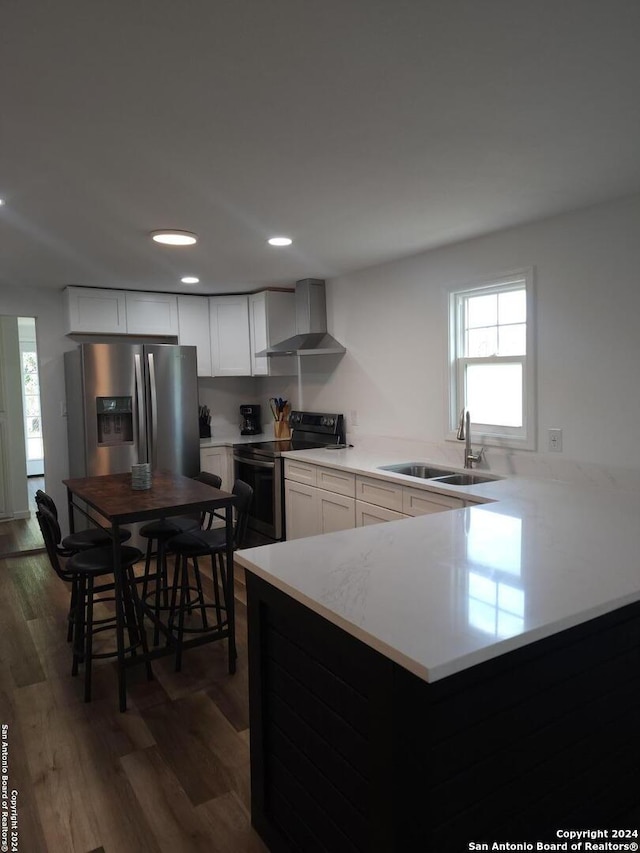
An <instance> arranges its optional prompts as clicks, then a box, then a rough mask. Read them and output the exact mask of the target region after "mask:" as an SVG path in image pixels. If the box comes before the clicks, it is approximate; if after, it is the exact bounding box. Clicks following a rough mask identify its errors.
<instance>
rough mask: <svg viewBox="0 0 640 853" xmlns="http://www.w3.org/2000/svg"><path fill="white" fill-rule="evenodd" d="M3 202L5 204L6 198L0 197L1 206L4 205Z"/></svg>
mask: <svg viewBox="0 0 640 853" xmlns="http://www.w3.org/2000/svg"><path fill="white" fill-rule="evenodd" d="M3 204H4V199H3V198H0V207H2V205H3Z"/></svg>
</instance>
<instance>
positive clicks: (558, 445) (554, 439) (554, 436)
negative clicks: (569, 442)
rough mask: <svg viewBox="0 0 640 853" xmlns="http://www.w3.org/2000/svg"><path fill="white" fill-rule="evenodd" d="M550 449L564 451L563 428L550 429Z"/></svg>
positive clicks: (556, 451)
mask: <svg viewBox="0 0 640 853" xmlns="http://www.w3.org/2000/svg"><path fill="white" fill-rule="evenodd" d="M549 450H551V451H553V452H554V453H561V452H562V430H561V429H550V430H549Z"/></svg>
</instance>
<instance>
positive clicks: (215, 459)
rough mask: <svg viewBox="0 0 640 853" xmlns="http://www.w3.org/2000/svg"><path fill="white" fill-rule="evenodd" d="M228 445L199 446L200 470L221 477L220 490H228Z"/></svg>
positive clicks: (229, 459)
mask: <svg viewBox="0 0 640 853" xmlns="http://www.w3.org/2000/svg"><path fill="white" fill-rule="evenodd" d="M229 451H230V448H228V447H202V448H200V470H201V471H206V472H207V473H209V474H217V475H218V476H219V477H222V486H221V488H222V490H223V491H224V492H230V491H231V489H232V487H233V483H232V482H231V477H232V474H231V454H230V452H229Z"/></svg>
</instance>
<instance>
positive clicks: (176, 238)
mask: <svg viewBox="0 0 640 853" xmlns="http://www.w3.org/2000/svg"><path fill="white" fill-rule="evenodd" d="M151 239H152V240H155V242H156V243H164V244H165V245H167V246H192V245H193V244H194V243H195V242H197V240H198V235H197V234H193V233H192V232H191V231H176V230H175V229H167V228H163V229H162V231H152V232H151Z"/></svg>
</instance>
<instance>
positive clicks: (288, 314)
mask: <svg viewBox="0 0 640 853" xmlns="http://www.w3.org/2000/svg"><path fill="white" fill-rule="evenodd" d="M249 324H250V330H251V374H252V375H253V376H293V375H295V373H296V363H295V358H294V357H293V356H278V357H277V358H267V357H265V356H261V357H258V356H256V353H257V352H261V351H262V350H263V349H266V348H267V347H268V346H273V344H278V343H280V341H285V340H286V339H287V338H291V337H293V336H294V335H295V333H296V309H295V293H293V291H278V290H263V291H261V292H260V293H252V294H251V295H250V296H249Z"/></svg>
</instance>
